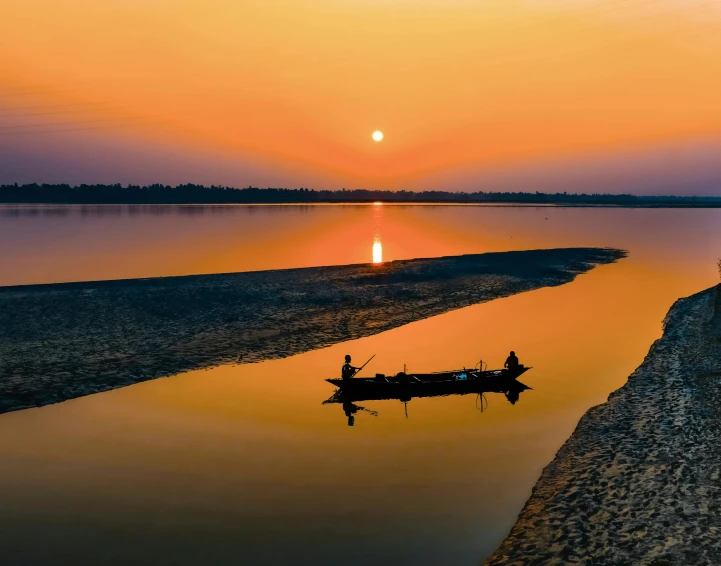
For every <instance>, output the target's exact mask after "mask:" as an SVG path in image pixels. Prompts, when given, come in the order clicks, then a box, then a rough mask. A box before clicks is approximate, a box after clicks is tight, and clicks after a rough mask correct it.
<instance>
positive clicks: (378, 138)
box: [371, 130, 383, 142]
mask: <svg viewBox="0 0 721 566" xmlns="http://www.w3.org/2000/svg"><path fill="white" fill-rule="evenodd" d="M371 137H372V138H373V141H374V142H379V141H383V132H381V131H380V130H376V131H375V132H373V133H372V134H371Z"/></svg>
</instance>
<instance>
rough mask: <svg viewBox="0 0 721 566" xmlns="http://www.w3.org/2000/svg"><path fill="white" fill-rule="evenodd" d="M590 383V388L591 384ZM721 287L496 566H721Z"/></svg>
mask: <svg viewBox="0 0 721 566" xmlns="http://www.w3.org/2000/svg"><path fill="white" fill-rule="evenodd" d="M582 378H583V377H582V376H579V379H582ZM720 443H721V286H720V287H713V288H711V289H708V290H706V291H703V292H701V293H698V294H696V295H693V296H691V297H687V298H684V299H680V300H679V301H677V302H676V303H675V304H674V306H673V307H672V308H671V310H670V311H669V313H668V315H667V317H666V320H665V321H664V333H663V336H662V338H660V339H659V340H657V341H656V342H655V343H654V344H653V346H652V347H651V349H650V351H649V353H648V355H647V357H646V359H645V360H644V362H643V364H642V365H641V366H640V367H639V368H638V369H637V370H636V371H635V372H634V373H633V374H632V375H631V376H630V377H629V380H628V383H627V384H626V385H624V386H623V387H622V388H621V389H619V390H618V391H616V392H614V393H612V394H611V395H610V397H609V400H608V402H606V403H604V404H602V405H599V406H597V407H594V408H592V409H590V410H589V411H588V412H587V413H586V414H585V415H584V416H583V418H582V419H581V421H580V422H579V424H578V426H577V428H576V430H575V432H574V433H573V435H572V436H571V437H570V438H569V439H568V441H567V442H566V443H565V444H564V446H563V447H562V448H561V449H560V450H559V452H558V453H557V455H556V458H555V459H554V460H553V462H551V464H549V465H548V466H547V467H546V469H545V470H544V471H543V474H542V475H541V478H540V479H539V480H538V482H537V484H536V486H535V487H534V489H533V492H532V495H531V497H530V499H529V500H528V502H527V503H526V505H525V507H524V508H523V510H522V511H521V513H520V515H519V517H518V521H517V522H516V524H515V526H514V527H513V529H512V530H511V533H510V534H509V536H508V538H507V539H506V540H505V541H504V542H503V543H502V544H501V546H500V548H499V549H498V550H497V551H496V552H495V553H494V554H493V555H492V556H491V557H490V558H489V559H488V560H487V561H486V562H485V564H487V565H489V566H490V565H500V564H503V565H541V564H543V565H547V566H553V565H561V564H584V565H589V566H591V565H596V566H601V565H631V564H633V565H637V564H638V565H648V566H672V565H674V566H682V565H689V564H694V565H718V564H721V448H719V446H720Z"/></svg>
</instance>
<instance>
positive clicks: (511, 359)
mask: <svg viewBox="0 0 721 566" xmlns="http://www.w3.org/2000/svg"><path fill="white" fill-rule="evenodd" d="M503 367H504V368H506V369H508V370H509V371H516V370H517V369H518V368H519V367H523V366H522V365H521V364H519V363H518V358H517V357H516V352H514V351H513V350H511V354H510V355H509V356H508V357H507V358H506V363H505V364H503Z"/></svg>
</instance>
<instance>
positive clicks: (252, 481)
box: [0, 205, 721, 564]
mask: <svg viewBox="0 0 721 566" xmlns="http://www.w3.org/2000/svg"><path fill="white" fill-rule="evenodd" d="M719 220H721V211H716V210H641V209H639V210H634V209H568V208H507V207H457V206H453V207H429V206H387V205H376V206H314V207H307V206H304V207H157V208H152V207H139V208H128V207H84V208H83V207H35V208H33V207H29V208H28V207H4V208H0V238H2V241H3V242H6V243H8V245H6V246H3V247H2V248H0V265H1V266H2V269H0V284H2V285H12V284H24V283H40V282H56V281H77V280H94V279H95V280H97V279H113V278H126V277H152V276H162V275H180V274H189V273H213V272H228V271H249V270H258V269H274V268H285V267H303V266H312V265H330V264H346V263H357V262H366V261H372V260H373V259H374V256H375V259H376V260H378V259H381V258H380V257H378V254H379V247H380V248H381V250H382V251H381V253H382V259H383V260H385V261H388V260H391V259H400V258H410V257H432V256H438V255H456V254H462V253H482V252H486V251H504V250H516V249H529V248H546V247H571V246H602V247H617V248H622V249H627V250H628V251H629V254H630V255H629V257H628V258H627V259H624V260H622V261H621V262H619V263H617V264H614V265H608V266H602V267H599V268H596V269H594V270H593V271H591V272H590V273H588V274H585V275H582V276H580V277H579V278H578V279H577V280H576V281H574V282H573V283H571V284H568V285H565V286H562V287H557V288H548V289H541V290H537V291H533V292H530V293H524V294H521V295H516V296H513V297H510V298H506V299H501V300H497V301H493V302H491V303H487V304H482V305H476V306H472V307H468V308H464V309H460V310H457V311H453V312H450V313H447V314H444V315H441V316H437V317H434V318H431V319H427V320H423V321H419V322H415V323H412V324H409V325H407V326H404V327H401V328H397V329H394V330H391V331H388V332H385V333H382V334H378V335H376V336H372V337H368V338H363V339H360V340H357V341H353V342H347V343H344V344H339V345H335V346H332V347H329V348H326V349H322V350H317V351H314V352H309V353H306V354H302V355H299V356H294V357H291V358H286V359H283V360H275V361H269V362H263V363H259V364H250V365H240V366H224V367H220V368H216V369H213V370H208V371H200V372H190V373H185V374H182V375H178V376H175V377H172V378H169V379H160V380H156V381H152V382H146V383H142V384H138V385H134V386H132V387H127V388H125V389H119V390H116V391H111V392H107V393H102V394H98V395H93V396H90V397H85V398H81V399H76V400H73V401H69V402H66V403H62V404H59V405H52V406H47V407H43V408H40V409H32V410H27V411H21V412H17V413H9V414H5V415H2V416H0V451H1V452H2V454H3V465H2V466H0V481H1V482H2V485H3V487H4V489H3V495H1V496H0V549H2V552H3V556H4V557H5V559H7V560H8V563H11V564H26V563H32V562H36V563H43V564H54V563H55V564H59V563H67V562H73V563H77V564H97V563H99V562H104V563H108V564H125V563H128V562H130V561H133V562H134V563H138V564H152V563H157V562H159V561H160V562H162V563H164V564H198V563H217V564H240V563H245V564H299V563H314V564H339V563H344V564H365V563H368V562H369V561H371V562H375V563H379V564H404V563H414V564H476V563H478V562H479V561H480V560H481V559H482V558H483V557H485V556H487V555H488V554H489V553H490V552H491V551H492V550H493V549H494V548H495V547H496V545H497V544H498V543H499V542H500V541H501V539H502V538H503V536H504V535H505V534H506V533H507V531H508V530H509V529H510V526H511V525H512V524H513V522H514V520H515V517H516V515H517V514H518V512H519V511H520V509H521V507H522V505H523V502H524V501H525V500H526V498H527V497H528V495H529V494H530V490H531V487H532V486H533V484H534V482H535V480H536V479H537V477H538V475H539V474H540V471H541V469H542V468H543V466H545V465H546V464H547V463H548V462H549V461H550V460H551V459H552V457H553V455H554V454H555V452H556V450H557V449H558V448H559V447H560V445H561V444H562V443H563V441H564V440H565V439H566V438H567V437H568V436H569V435H570V433H571V432H572V431H573V428H574V427H575V425H576V423H577V422H578V419H579V418H580V416H581V415H582V414H583V413H584V412H585V410H586V409H587V408H588V407H590V406H592V405H594V404H597V403H600V402H603V401H604V400H605V398H606V396H607V395H608V393H610V392H611V391H613V390H614V389H616V388H617V387H619V386H621V385H622V384H623V383H624V381H625V379H626V377H627V376H628V374H629V373H630V372H631V371H632V370H633V369H635V367H636V366H637V365H638V364H639V363H640V362H641V360H642V359H643V356H644V355H645V353H646V352H647V350H648V347H649V346H650V344H651V342H652V341H653V340H654V339H655V338H657V337H658V336H660V333H661V320H662V318H663V316H664V315H665V313H666V311H667V310H668V308H669V307H670V305H671V304H672V302H673V301H674V300H675V299H676V298H678V297H679V296H683V295H688V294H691V293H693V292H696V291H698V290H701V289H703V288H705V287H708V286H710V285H712V284H714V283H715V282H716V280H717V279H718V274H717V271H716V266H715V263H716V259H717V256H718V255H721V252H720V251H719V246H718V242H719V240H720V237H721V223H719ZM510 349H515V350H516V352H517V353H518V354H519V356H520V358H521V361H522V362H525V363H527V364H529V365H532V366H534V368H533V369H532V370H531V371H530V372H528V373H527V374H526V375H525V376H524V378H523V381H524V382H525V383H526V384H528V385H530V386H531V387H532V388H533V390H531V391H526V392H524V393H522V394H521V396H520V399H519V401H518V402H517V403H516V404H515V405H511V404H510V403H509V402H508V401H507V400H506V398H505V397H504V396H503V395H500V394H488V395H486V397H485V399H479V398H477V397H476V396H472V395H469V396H463V397H445V398H433V399H414V400H412V401H411V402H410V403H409V404H408V406H407V414H408V416H407V417H406V411H405V409H406V408H404V405H403V404H402V403H400V402H399V401H377V402H367V403H359V404H360V405H362V406H364V407H366V408H367V409H369V410H373V411H376V412H377V413H378V415H377V416H373V415H372V414H371V413H370V412H367V411H359V412H358V413H357V414H356V420H355V426H353V427H349V426H347V418H346V415H345V414H344V413H343V410H342V408H341V406H340V405H321V402H322V401H323V400H324V399H326V398H327V397H329V396H330V395H331V393H332V392H333V388H332V387H331V386H330V385H329V384H327V383H325V382H324V381H323V379H322V378H324V377H333V376H334V375H335V374H336V373H337V372H338V371H339V369H340V365H341V364H342V360H343V355H344V354H346V353H351V354H352V355H353V356H354V361H361V362H362V361H364V360H365V359H366V358H368V357H370V356H371V355H372V354H376V358H375V359H374V360H373V362H372V363H371V365H370V366H369V368H368V369H369V373H374V372H376V371H381V372H385V373H391V372H394V371H400V370H401V369H402V368H403V365H404V364H407V365H408V367H409V369H416V370H424V371H432V370H440V369H448V368H451V367H455V366H459V365H463V364H465V365H468V366H471V365H473V364H474V363H475V362H476V361H478V360H479V359H480V358H483V360H486V361H487V362H488V363H489V364H490V365H491V366H499V365H500V364H502V362H503V360H504V359H505V356H506V355H507V353H508V350H510ZM481 408H482V409H483V411H481V410H480V409H481Z"/></svg>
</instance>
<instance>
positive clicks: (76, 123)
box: [0, 0, 721, 188]
mask: <svg viewBox="0 0 721 566" xmlns="http://www.w3.org/2000/svg"><path fill="white" fill-rule="evenodd" d="M0 13H2V14H3V18H2V20H3V21H2V23H1V24H0V30H1V31H2V33H0V138H1V139H0V144H2V147H8V145H14V147H15V149H16V150H17V148H18V147H20V146H22V147H23V153H22V158H21V161H23V163H27V164H28V165H27V167H26V169H28V170H34V171H42V167H43V163H49V162H50V161H52V159H50V157H52V158H54V159H55V160H56V161H58V160H59V162H61V163H62V162H63V159H67V160H70V161H67V162H66V163H70V162H72V168H82V167H83V163H84V162H83V159H86V160H87V161H91V159H90V158H89V157H88V155H89V154H88V149H87V145H83V141H85V142H86V143H87V139H88V137H91V138H92V139H94V140H97V139H100V140H102V141H104V142H108V141H109V140H110V141H112V142H113V143H120V144H124V145H126V146H131V147H136V148H143V150H142V151H143V152H145V153H146V154H147V152H152V151H156V150H157V151H160V150H163V151H166V150H169V148H171V149H172V151H174V152H176V155H182V156H192V158H194V159H198V160H200V165H199V166H198V169H199V170H200V171H203V167H205V168H206V170H205V171H203V182H221V181H220V180H218V181H214V180H213V177H212V174H210V173H209V171H210V170H212V169H213V167H215V165H213V164H212V163H211V161H209V160H212V159H215V160H217V159H221V160H225V161H226V162H228V163H243V164H244V165H243V167H240V168H238V169H237V170H235V172H234V173H233V175H234V176H233V175H231V179H230V180H232V181H233V184H237V185H243V184H251V183H252V184H261V185H262V184H263V181H267V183H268V184H273V181H276V184H289V182H290V183H291V184H293V185H295V186H300V185H311V186H317V187H318V188H323V187H327V188H340V187H341V186H367V187H383V188H412V187H413V186H416V185H427V184H428V180H429V179H430V178H432V179H434V182H435V183H436V184H444V183H447V182H449V181H450V180H451V179H457V178H458V176H459V175H460V174H461V172H465V173H463V174H464V175H465V176H466V178H473V176H474V175H482V174H486V173H489V172H494V171H498V170H504V169H508V168H513V169H516V168H519V167H520V168H523V167H527V166H529V164H538V163H545V162H561V163H562V162H566V161H567V162H573V161H574V160H577V159H587V158H588V157H589V156H596V155H609V154H612V155H627V154H628V153H629V152H635V151H639V150H643V151H646V150H651V151H652V150H653V148H655V147H667V146H668V145H669V144H671V145H674V144H676V145H678V144H681V145H683V144H702V145H703V144H706V143H711V142H713V141H714V140H718V139H719V138H721V103H720V102H719V101H720V100H721V57H719V53H721V0H713V1H706V2H704V1H703V0H698V1H697V0H693V1H683V2H682V1H681V0H655V1H653V2H650V1H648V0H590V1H583V2H580V1H573V2H572V1H570V0H568V1H565V0H535V1H520V0H518V1H511V0H487V1H482V2H481V1H470V0H444V1H440V0H438V1H434V0H422V1H414V2H412V1H410V0H385V1H380V0H257V1H255V0H244V1H242V2H237V1H236V2H231V1H228V0H204V1H202V2H201V1H198V0H174V1H170V0H146V1H141V0H103V2H97V1H96V0H66V1H64V2H62V3H61V2H57V1H55V0H23V1H22V2H17V1H15V0H0ZM60 105H62V106H60ZM374 129H380V130H382V131H383V132H384V133H385V139H384V141H383V142H381V143H379V144H376V143H374V142H373V141H372V140H371V138H370V134H371V132H372V131H373V130H374ZM53 130H63V131H62V132H55V133H51V132H52V131H53ZM64 130H74V131H64ZM31 132H32V133H31ZM73 147H75V150H74V151H73V149H72V148H73ZM18 151H19V150H18ZM104 151H106V153H113V152H114V151H115V150H113V149H111V148H110V146H108V148H106V150H104ZM33 154H34V155H35V159H37V163H34V162H33V157H32V155H33ZM58 155H62V156H63V157H62V158H60V157H58ZM43 156H45V157H47V158H48V159H45V161H43V160H42V158H43ZM96 157H97V156H96ZM96 157H94V158H93V161H97V159H96ZM13 159H14V161H17V159H18V158H17V156H14V157H13ZM183 159H185V158H183ZM183 159H179V160H180V161H182V160H183ZM133 161H134V160H133ZM31 164H32V165H31ZM3 165H5V167H6V168H7V169H8V170H9V169H10V168H11V167H10V164H8V163H5V164H4V163H3V162H2V161H1V158H0V168H2V167H3ZM127 166H128V167H130V168H131V169H132V167H133V165H132V163H131V164H128V165H127ZM68 167H70V165H68ZM156 168H157V170H153V166H150V167H149V169H148V168H147V167H146V168H145V169H143V172H142V173H141V172H140V171H139V170H138V171H139V172H138V173H137V175H136V176H137V177H138V179H137V182H152V180H149V179H147V178H146V177H147V176H148V174H149V173H154V174H155V175H156V177H155V178H157V179H160V178H162V177H163V175H164V173H165V170H167V169H169V168H172V164H171V163H169V162H167V160H166V161H162V160H159V161H158V162H157V165H156ZM61 169H62V168H61ZM111 169H112V168H108V171H110V170H111ZM13 171H15V172H17V170H16V169H14V170H13ZM64 174H67V171H65V172H64ZM20 176H22V175H20ZM60 176H61V177H62V176H63V175H60ZM0 177H3V178H0V182H8V181H12V180H13V179H10V178H5V175H2V174H1V169H0ZM23 180H25V179H23ZM43 180H48V179H43ZM57 180H58V181H62V180H64V179H60V178H59V179H57ZM98 180H102V181H105V182H110V181H111V179H107V178H104V179H98ZM187 180H188V181H194V180H195V179H190V178H189V179H187ZM292 180H296V182H295V183H293V182H292ZM222 182H225V183H226V184H230V183H228V181H227V180H226V179H225V178H224V179H223V181H222ZM425 188H431V187H428V186H425ZM439 188H449V187H439Z"/></svg>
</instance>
